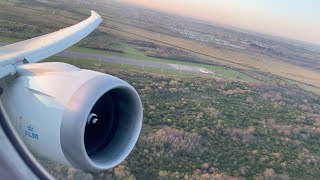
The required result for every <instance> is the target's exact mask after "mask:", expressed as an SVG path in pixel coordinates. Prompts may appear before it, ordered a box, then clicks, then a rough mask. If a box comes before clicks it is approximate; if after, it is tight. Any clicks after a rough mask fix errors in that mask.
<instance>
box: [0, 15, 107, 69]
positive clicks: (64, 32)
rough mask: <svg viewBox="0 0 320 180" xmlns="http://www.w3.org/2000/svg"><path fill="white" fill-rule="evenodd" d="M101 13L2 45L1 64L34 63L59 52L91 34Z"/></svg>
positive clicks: (0, 48)
mask: <svg viewBox="0 0 320 180" xmlns="http://www.w3.org/2000/svg"><path fill="white" fill-rule="evenodd" d="M101 21H102V18H101V16H100V15H99V14H97V13H96V12H94V11H91V16H90V17H89V18H88V19H86V20H84V21H82V22H80V23H78V24H76V25H73V26H71V27H67V28H64V29H61V30H59V31H56V32H53V33H50V34H47V35H43V36H40V37H36V38H33V39H29V40H25V41H21V42H18V43H14V44H10V45H6V46H2V47H0V65H2V66H3V65H8V64H14V63H17V62H20V61H23V60H26V61H28V62H29V63H34V62H38V61H41V60H43V59H45V58H48V57H50V56H52V55H54V54H57V53H59V52H61V51H63V50H64V49H66V48H68V47H70V46H72V45H74V44H76V43H77V42H79V41H80V40H81V39H83V38H85V37H86V36H87V35H89V34H90V33H91V32H92V31H93V30H94V29H96V28H97V27H98V25H99V24H100V23H101Z"/></svg>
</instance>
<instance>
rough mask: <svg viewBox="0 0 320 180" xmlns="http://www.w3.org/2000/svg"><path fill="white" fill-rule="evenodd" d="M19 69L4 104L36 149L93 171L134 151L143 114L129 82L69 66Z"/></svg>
mask: <svg viewBox="0 0 320 180" xmlns="http://www.w3.org/2000/svg"><path fill="white" fill-rule="evenodd" d="M16 70H17V77H16V78H14V79H13V80H11V81H8V82H7V83H8V86H7V88H6V89H4V92H3V95H2V101H3V103H4V104H5V107H6V110H7V113H8V115H9V117H10V119H12V123H13V125H14V126H15V127H16V129H17V132H18V133H19V134H20V136H21V137H22V139H23V141H24V142H25V143H26V145H27V146H28V147H29V148H30V150H31V151H33V152H34V153H36V154H38V155H40V156H42V157H45V158H48V159H51V160H54V161H57V162H60V163H63V164H66V165H72V166H74V167H76V168H78V169H81V170H84V171H90V172H97V171H102V170H106V169H109V168H112V167H114V166H116V165H118V164H119V163H121V162H122V161H123V160H124V159H125V158H126V157H127V156H128V155H129V153H130V152H131V151H132V149H133V148H134V145H135V144H136V142H137V139H138V136H139V134H140V130H141V126H142V116H143V113H142V104H141V101H140V98H139V95H138V93H137V92H136V90H135V89H134V88H133V87H132V86H130V85H129V84H128V83H126V82H125V81H123V80H121V79H118V78H116V77H114V76H111V75H107V74H103V73H99V72H95V71H90V70H83V69H79V68H77V67H75V66H72V65H69V64H65V63H39V64H23V65H19V66H17V67H16Z"/></svg>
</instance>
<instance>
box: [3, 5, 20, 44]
mask: <svg viewBox="0 0 320 180" xmlns="http://www.w3.org/2000/svg"><path fill="white" fill-rule="evenodd" d="M0 2H1V0H0ZM0 4H1V3H0ZM19 41H21V39H18V38H11V37H2V36H0V42H2V43H15V42H19Z"/></svg>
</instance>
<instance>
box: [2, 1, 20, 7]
mask: <svg viewBox="0 0 320 180" xmlns="http://www.w3.org/2000/svg"><path fill="white" fill-rule="evenodd" d="M16 2H17V1H16V0H0V5H6V6H13V5H14V4H15V3H16Z"/></svg>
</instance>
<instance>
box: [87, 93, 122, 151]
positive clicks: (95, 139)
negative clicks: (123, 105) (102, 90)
mask: <svg viewBox="0 0 320 180" xmlns="http://www.w3.org/2000/svg"><path fill="white" fill-rule="evenodd" d="M88 118H89V119H88V123H87V125H86V128H85V134H84V144H85V148H86V152H87V154H88V155H89V156H91V155H93V154H95V153H99V152H100V151H101V150H103V149H104V148H105V147H106V146H108V144H109V143H110V141H111V140H112V138H113V136H114V134H115V132H116V130H117V127H118V122H119V106H118V105H117V102H115V101H114V100H113V97H112V92H108V93H106V94H104V95H103V96H102V97H101V98H100V99H99V100H98V102H96V104H95V105H94V107H93V108H92V110H91V113H90V115H89V117H88ZM90 121H92V122H90Z"/></svg>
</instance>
